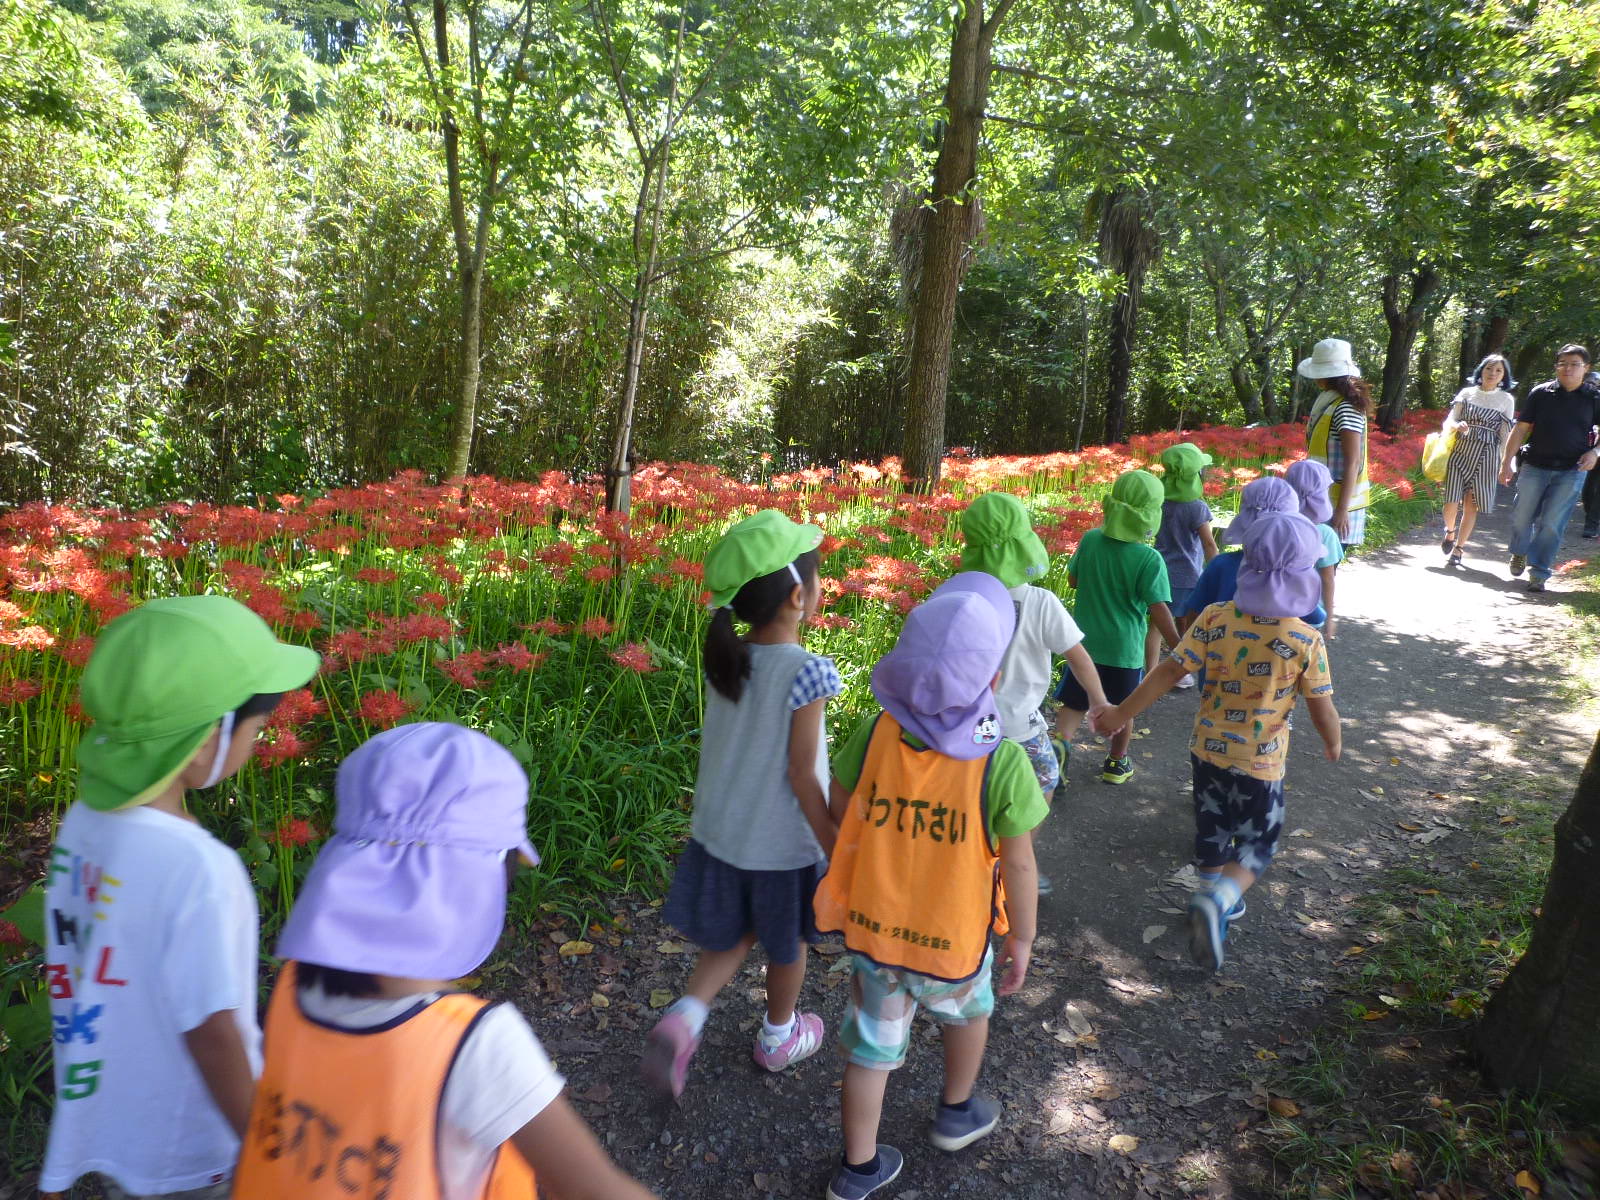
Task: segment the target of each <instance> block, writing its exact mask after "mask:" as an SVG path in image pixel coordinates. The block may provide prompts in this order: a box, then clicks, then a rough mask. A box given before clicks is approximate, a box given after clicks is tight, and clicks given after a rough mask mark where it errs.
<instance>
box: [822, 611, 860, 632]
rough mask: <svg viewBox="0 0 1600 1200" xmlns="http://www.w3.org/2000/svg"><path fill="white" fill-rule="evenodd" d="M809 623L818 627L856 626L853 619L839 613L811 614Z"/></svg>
mask: <svg viewBox="0 0 1600 1200" xmlns="http://www.w3.org/2000/svg"><path fill="white" fill-rule="evenodd" d="M811 623H812V624H813V625H815V626H817V627H818V628H819V629H854V628H855V627H856V623H855V622H854V621H852V620H851V619H850V618H849V617H846V616H842V615H840V614H839V613H816V614H813V616H812V618H811Z"/></svg>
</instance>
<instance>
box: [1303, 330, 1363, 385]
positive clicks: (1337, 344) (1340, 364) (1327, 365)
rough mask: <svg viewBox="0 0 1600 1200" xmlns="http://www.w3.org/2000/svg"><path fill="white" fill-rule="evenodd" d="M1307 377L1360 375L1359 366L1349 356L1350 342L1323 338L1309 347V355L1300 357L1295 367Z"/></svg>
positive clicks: (1321, 377) (1328, 377)
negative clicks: (1298, 363)
mask: <svg viewBox="0 0 1600 1200" xmlns="http://www.w3.org/2000/svg"><path fill="white" fill-rule="evenodd" d="M1297 370H1299V372H1300V374H1302V375H1304V376H1305V377H1306V378H1307V379H1332V378H1334V377H1335V376H1339V375H1360V374H1361V368H1360V367H1358V366H1356V360H1355V359H1353V358H1351V357H1350V343H1349V342H1342V341H1340V340H1339V339H1338V338H1324V339H1323V340H1322V341H1320V342H1318V343H1317V344H1316V345H1315V346H1313V347H1311V357H1310V358H1302V359H1301V360H1300V366H1299V367H1298V368H1297Z"/></svg>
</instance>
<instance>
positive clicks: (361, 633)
mask: <svg viewBox="0 0 1600 1200" xmlns="http://www.w3.org/2000/svg"><path fill="white" fill-rule="evenodd" d="M322 652H323V654H325V655H326V656H327V657H328V658H329V659H336V660H338V661H339V662H342V663H346V664H349V663H358V662H361V661H362V660H363V659H366V658H370V657H372V655H374V654H376V653H378V647H377V646H376V645H375V644H374V643H373V640H372V638H371V636H369V634H368V633H367V632H366V631H365V630H361V629H345V630H341V631H340V632H338V633H335V634H333V635H331V636H330V637H329V638H328V640H327V641H326V642H325V643H323V647H322Z"/></svg>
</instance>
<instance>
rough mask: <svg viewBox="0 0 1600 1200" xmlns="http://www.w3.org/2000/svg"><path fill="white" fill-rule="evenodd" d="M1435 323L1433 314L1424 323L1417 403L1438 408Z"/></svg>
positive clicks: (1422, 406) (1418, 353) (1418, 358)
mask: <svg viewBox="0 0 1600 1200" xmlns="http://www.w3.org/2000/svg"><path fill="white" fill-rule="evenodd" d="M1435 334H1436V330H1435V324H1434V318H1433V316H1432V315H1430V316H1429V317H1428V319H1427V320H1426V321H1424V322H1423V323H1422V348H1421V349H1420V350H1418V351H1417V405H1418V407H1420V408H1438V407H1439V397H1438V394H1437V392H1436V391H1435V389H1434V386H1433V351H1434V342H1435V340H1436V339H1435Z"/></svg>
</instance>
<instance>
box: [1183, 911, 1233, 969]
mask: <svg viewBox="0 0 1600 1200" xmlns="http://www.w3.org/2000/svg"><path fill="white" fill-rule="evenodd" d="M1227 940H1228V918H1227V915H1226V914H1225V913H1224V912H1223V911H1222V906H1221V905H1219V904H1218V903H1217V901H1216V899H1215V898H1214V897H1213V896H1212V895H1211V893H1210V892H1196V893H1195V894H1194V895H1192V896H1190V897H1189V957H1190V958H1192V959H1194V961H1195V962H1196V963H1198V964H1199V965H1200V966H1202V967H1204V968H1205V969H1206V970H1208V971H1220V970H1222V964H1223V961H1224V960H1225V959H1226V957H1227V956H1226V955H1225V954H1224V952H1223V949H1222V947H1223V944H1224V943H1225V942H1227Z"/></svg>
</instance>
